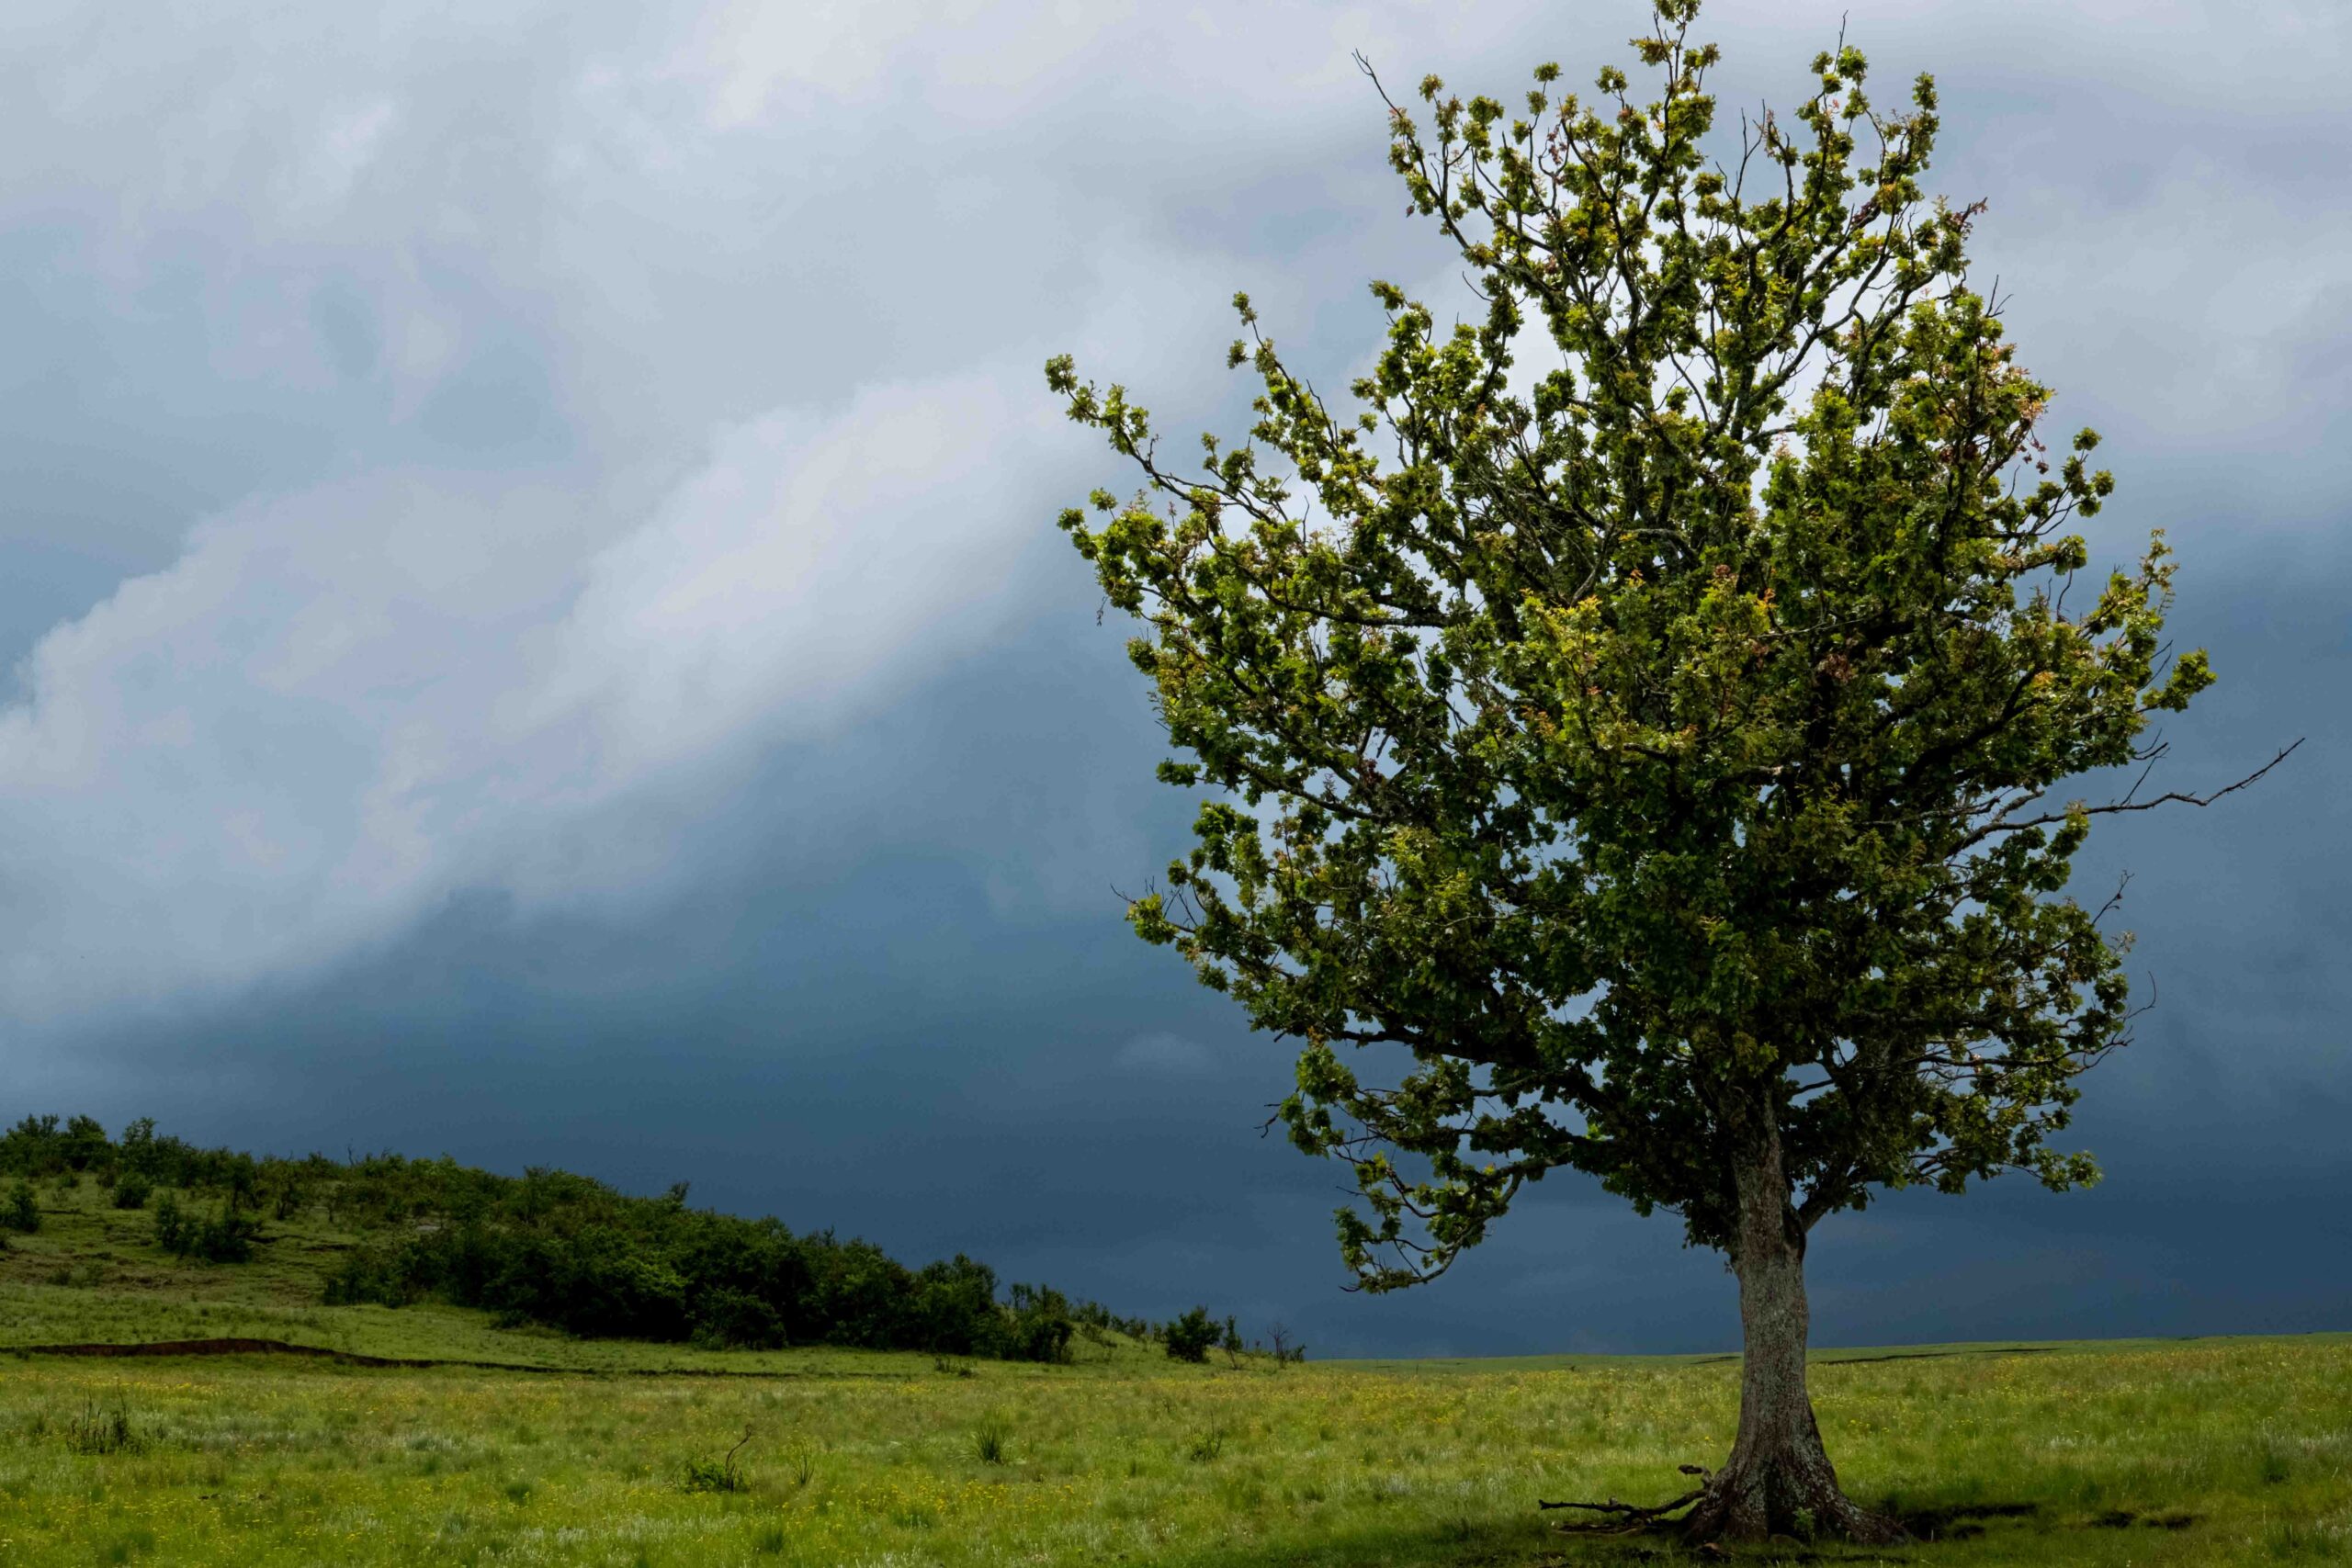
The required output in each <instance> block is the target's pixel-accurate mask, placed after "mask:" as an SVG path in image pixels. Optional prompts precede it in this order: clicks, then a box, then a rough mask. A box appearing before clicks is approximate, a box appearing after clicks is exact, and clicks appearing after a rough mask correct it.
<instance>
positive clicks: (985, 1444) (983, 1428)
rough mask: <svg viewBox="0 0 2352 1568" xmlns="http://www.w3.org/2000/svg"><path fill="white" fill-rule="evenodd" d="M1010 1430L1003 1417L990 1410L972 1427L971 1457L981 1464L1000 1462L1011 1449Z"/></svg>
mask: <svg viewBox="0 0 2352 1568" xmlns="http://www.w3.org/2000/svg"><path fill="white" fill-rule="evenodd" d="M1011 1451H1012V1429H1011V1427H1008V1426H1007V1425H1006V1422H1005V1419H1004V1417H1003V1416H1001V1415H1000V1414H998V1413H996V1412H994V1411H990V1412H989V1414H988V1415H987V1416H983V1417H982V1418H981V1420H980V1424H979V1425H978V1427H974V1428H973V1429H972V1457H973V1458H974V1459H977V1460H978V1461H980V1462H981V1463H982V1464H1002V1463H1003V1462H1004V1461H1005V1459H1006V1457H1007V1456H1008V1455H1009V1454H1010V1452H1011Z"/></svg>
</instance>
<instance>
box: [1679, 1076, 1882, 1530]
mask: <svg viewBox="0 0 2352 1568" xmlns="http://www.w3.org/2000/svg"><path fill="white" fill-rule="evenodd" d="M1736 1182H1737V1190H1738V1193H1739V1217H1738V1229H1737V1233H1736V1237H1735V1239H1734V1252H1733V1256H1732V1269H1733V1271H1734V1272H1735V1273H1736V1274H1737V1275H1738V1276H1739V1321H1740V1326H1741V1329H1742V1332H1743V1340H1744V1342H1743V1347H1742V1355H1741V1358H1740V1361H1741V1369H1740V1384H1739V1435H1738V1437H1737V1438H1736V1439H1735V1440H1734V1441H1733V1444H1732V1450H1731V1458H1730V1459H1728V1460H1726V1461H1724V1467H1723V1469H1721V1470H1719V1471H1717V1472H1715V1473H1714V1474H1713V1476H1711V1477H1710V1478H1709V1479H1708V1483H1707V1487H1706V1491H1705V1493H1704V1494H1703V1495H1702V1496H1701V1497H1700V1499H1699V1501H1698V1503H1697V1505H1696V1506H1693V1507H1692V1509H1691V1513H1690V1514H1689V1515H1688V1516H1687V1517H1685V1518H1684V1520H1683V1527H1684V1530H1685V1532H1686V1534H1687V1535H1688V1536H1689V1538H1690V1539H1691V1540H1763V1539H1765V1538H1766V1537H1768V1536H1772V1535H1792V1536H1796V1537H1798V1538H1800V1539H1803V1538H1807V1537H1810V1536H1813V1535H1815V1534H1824V1535H1840V1536H1844V1537H1846V1538H1848V1539H1849V1540H1857V1541H1862V1542H1866V1543H1883V1542H1888V1541H1897V1540H1903V1539H1904V1535H1903V1528H1902V1526H1900V1525H1898V1524H1897V1523H1895V1521H1894V1520H1893V1519H1892V1518H1889V1517H1886V1516H1884V1515H1883V1514H1877V1513H1873V1512H1871V1510H1869V1509H1867V1508H1863V1507H1861V1506H1858V1505H1856V1504H1855V1503H1853V1502H1851V1501H1849V1499H1848V1498H1847V1496H1846V1494H1845V1493H1844V1492H1842V1491H1840V1490H1839V1489H1838V1472H1836V1471H1835V1470H1833V1469H1832V1468H1830V1464H1829V1454H1828V1451H1827V1450H1825V1449H1824V1448H1823V1447H1822V1446H1821V1430H1820V1428H1819V1427H1816V1426H1815V1424H1814V1419H1813V1400H1812V1397H1811V1396H1810V1395H1809V1394H1808V1393H1806V1392H1805V1377H1804V1351H1805V1333H1806V1327H1807V1313H1806V1307H1805V1297H1804V1225H1803V1224H1800V1223H1799V1221H1798V1219H1797V1215H1796V1210H1795V1208H1794V1207H1793V1205H1792V1203H1791V1201H1790V1197H1791V1194H1790V1191H1789V1182H1788V1178H1787V1175H1786V1174H1785V1172H1784V1171H1783V1170H1782V1168H1781V1137H1780V1130H1779V1128H1778V1127H1777V1126H1776V1125H1774V1124H1773V1122H1771V1121H1770V1119H1767V1120H1766V1122H1765V1123H1764V1126H1763V1129H1762V1132H1761V1133H1760V1134H1758V1136H1756V1137H1754V1138H1753V1139H1751V1140H1750V1141H1749V1143H1748V1145H1747V1147H1746V1148H1745V1149H1743V1151H1742V1153H1741V1156H1740V1158H1739V1161H1738V1164H1737V1168H1736Z"/></svg>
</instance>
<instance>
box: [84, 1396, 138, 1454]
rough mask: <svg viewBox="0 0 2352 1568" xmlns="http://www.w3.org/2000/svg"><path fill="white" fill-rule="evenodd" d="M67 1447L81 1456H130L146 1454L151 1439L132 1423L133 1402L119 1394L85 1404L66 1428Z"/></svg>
mask: <svg viewBox="0 0 2352 1568" xmlns="http://www.w3.org/2000/svg"><path fill="white" fill-rule="evenodd" d="M65 1444H66V1447H68V1448H70V1449H72V1450H74V1452H75V1453H78V1454H129V1453H138V1452H140V1451H141V1450H144V1449H145V1448H146V1446H147V1439H146V1435H145V1434H144V1433H143V1432H141V1430H140V1428H139V1426H138V1424H137V1423H136V1422H135V1421H133V1420H132V1419H131V1416H130V1402H129V1401H128V1400H126V1399H125V1398H124V1397H123V1396H122V1395H121V1394H120V1393H117V1394H116V1395H115V1396H114V1397H113V1398H112V1399H110V1400H107V1401H105V1402H103V1403H101V1402H100V1401H98V1400H96V1399H93V1400H90V1401H89V1402H87V1403H86V1404H84V1405H83V1406H82V1408H81V1410H80V1411H79V1412H78V1413H77V1414H76V1415H75V1416H74V1417H73V1419H72V1420H70V1421H69V1422H68V1423H67V1424H66V1427H65Z"/></svg>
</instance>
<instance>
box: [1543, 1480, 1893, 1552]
mask: <svg viewBox="0 0 2352 1568" xmlns="http://www.w3.org/2000/svg"><path fill="white" fill-rule="evenodd" d="M1678 1468H1679V1470H1680V1471H1681V1472H1682V1473H1683V1474H1685V1475H1692V1476H1696V1477H1698V1479H1699V1484H1698V1486H1696V1487H1695V1488H1693V1489H1692V1490H1691V1491H1689V1492H1685V1493H1684V1494H1683V1495H1681V1496H1679V1497H1677V1498H1675V1499H1673V1500H1672V1501H1670V1502H1666V1503H1658V1504H1655V1505H1649V1506H1645V1505H1642V1504H1638V1503H1625V1502H1621V1501H1619V1500H1618V1499H1617V1498H1614V1497H1611V1498H1610V1499H1608V1500H1607V1501H1606V1502H1600V1503H1587V1502H1579V1501H1574V1500H1569V1501H1562V1502H1550V1501H1546V1500H1544V1499H1541V1498H1539V1499H1537V1501H1536V1504H1535V1506H1537V1507H1538V1508H1546V1509H1548V1508H1576V1509H1581V1510H1583V1511H1586V1512H1589V1513H1593V1514H1599V1515H1600V1516H1601V1517H1600V1518H1597V1519H1593V1520H1590V1521H1589V1522H1585V1523H1578V1524H1566V1523H1561V1524H1555V1525H1554V1526H1553V1529H1557V1530H1561V1531H1563V1532H1565V1533H1567V1534H1572V1535H1639V1534H1643V1533H1645V1532H1647V1531H1652V1530H1673V1531H1676V1532H1678V1533H1679V1534H1681V1535H1682V1536H1683V1537H1685V1538H1686V1539H1688V1540H1693V1541H1696V1542H1698V1543H1700V1544H1701V1545H1702V1546H1704V1545H1706V1544H1708V1543H1711V1542H1713V1540H1715V1538H1716V1537H1717V1536H1723V1537H1724V1538H1725V1539H1727V1540H1728V1539H1740V1540H1746V1539H1751V1538H1753V1539H1759V1540H1760V1539H1763V1538H1764V1536H1765V1535H1767V1534H1768V1533H1770V1532H1773V1531H1775V1530H1776V1529H1783V1528H1785V1527H1784V1522H1783V1521H1782V1520H1781V1519H1779V1518H1777V1517H1772V1516H1771V1515H1770V1514H1769V1513H1768V1514H1764V1515H1763V1516H1762V1517H1757V1510H1756V1508H1755V1499H1753V1498H1751V1497H1748V1496H1746V1495H1743V1494H1747V1493H1749V1492H1753V1491H1756V1490H1758V1487H1757V1486H1756V1483H1754V1481H1753V1480H1752V1478H1745V1477H1738V1476H1735V1475H1733V1474H1732V1473H1731V1472H1712V1471H1709V1470H1706V1469H1704V1468H1703V1467H1702V1466H1700V1465H1695V1464H1686V1465H1681V1466H1679V1467H1678ZM1743 1504H1746V1505H1747V1507H1746V1508H1745V1509H1743V1506H1742V1505H1743ZM1818 1504H1819V1506H1818V1508H1817V1510H1816V1509H1815V1508H1813V1507H1808V1508H1806V1510H1805V1512H1806V1513H1807V1514H1808V1515H1810V1516H1811V1518H1810V1521H1809V1522H1810V1523H1811V1525H1812V1528H1814V1529H1820V1530H1822V1531H1824V1532H1825V1533H1827V1534H1831V1535H1837V1536H1842V1537H1844V1538H1845V1539H1847V1540H1851V1541H1855V1542H1857V1543H1860V1544H1864V1545H1892V1544H1894V1543H1896V1542H1900V1541H1903V1540H1909V1539H1910V1536H1909V1533H1908V1532H1907V1531H1906V1530H1905V1529H1904V1528H1903V1525H1902V1524H1901V1523H1900V1522H1899V1521H1897V1520H1895V1519H1892V1518H1888V1517H1884V1516H1882V1515H1879V1514H1875V1513H1872V1512H1871V1510H1869V1509H1867V1508H1863V1507H1860V1506H1858V1505H1856V1504H1854V1503H1852V1502H1850V1501H1849V1500H1848V1499H1847V1498H1846V1496H1845V1495H1843V1494H1842V1493H1839V1492H1837V1491H1836V1490H1834V1486H1833V1489H1831V1490H1829V1491H1828V1492H1826V1494H1824V1495H1819V1497H1818ZM1694 1505H1695V1506H1694ZM1685 1508H1689V1509H1690V1510H1691V1511H1690V1512H1689V1513H1687V1514H1683V1515H1682V1517H1679V1518H1676V1517H1674V1516H1675V1515H1676V1514H1678V1513H1680V1512H1681V1510H1683V1509H1685ZM1743 1513H1745V1514H1746V1516H1747V1517H1742V1516H1743ZM1789 1522H1791V1523H1792V1522H1793V1521H1789Z"/></svg>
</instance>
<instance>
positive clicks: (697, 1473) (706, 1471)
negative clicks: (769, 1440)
mask: <svg viewBox="0 0 2352 1568" xmlns="http://www.w3.org/2000/svg"><path fill="white" fill-rule="evenodd" d="M751 1440H752V1429H751V1428H750V1427H744V1428H743V1436H742V1437H741V1438H739V1439H738V1440H737V1442H736V1444H735V1446H734V1447H733V1448H731V1449H729V1450H727V1456H726V1457H725V1458H724V1459H720V1460H707V1459H690V1460H688V1461H686V1472H685V1476H684V1487H685V1489H686V1490H687V1491H689V1492H741V1491H743V1490H744V1489H745V1488H746V1487H747V1486H748V1485H749V1484H750V1483H749V1482H748V1481H747V1480H746V1479H745V1477H744V1474H743V1472H742V1471H741V1470H740V1469H738V1468H737V1467H736V1463H735V1457H736V1455H738V1454H740V1453H741V1452H742V1451H743V1445H744V1444H745V1443H748V1442H750V1441H751Z"/></svg>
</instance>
